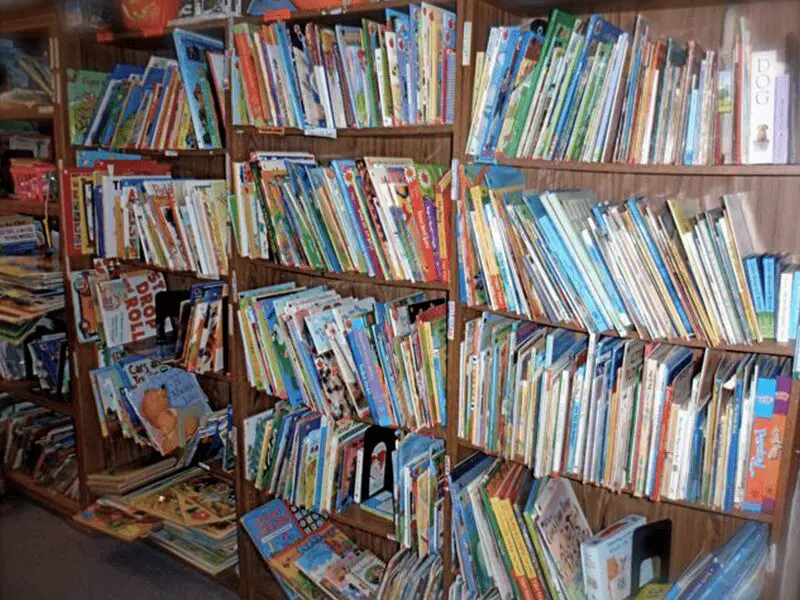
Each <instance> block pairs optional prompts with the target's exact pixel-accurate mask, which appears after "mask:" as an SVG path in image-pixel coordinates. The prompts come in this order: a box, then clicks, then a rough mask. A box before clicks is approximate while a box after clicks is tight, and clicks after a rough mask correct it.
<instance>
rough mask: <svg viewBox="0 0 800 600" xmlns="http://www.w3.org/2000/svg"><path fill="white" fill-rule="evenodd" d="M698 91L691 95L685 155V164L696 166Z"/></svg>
mask: <svg viewBox="0 0 800 600" xmlns="http://www.w3.org/2000/svg"><path fill="white" fill-rule="evenodd" d="M697 99H698V92H697V89H693V90H692V91H691V92H690V93H689V117H688V118H687V119H686V132H685V138H684V139H685V140H686V144H685V149H684V154H683V164H685V165H693V164H694V146H695V140H696V138H697V137H698V135H697V130H696V129H695V119H696V118H697Z"/></svg>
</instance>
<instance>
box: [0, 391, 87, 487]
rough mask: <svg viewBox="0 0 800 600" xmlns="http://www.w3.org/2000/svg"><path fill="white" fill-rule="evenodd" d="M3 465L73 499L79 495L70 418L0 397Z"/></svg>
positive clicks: (75, 455) (0, 433)
mask: <svg viewBox="0 0 800 600" xmlns="http://www.w3.org/2000/svg"><path fill="white" fill-rule="evenodd" d="M0 448H2V452H3V454H2V464H3V468H4V469H6V470H8V471H19V472H21V473H24V474H26V475H28V476H29V477H31V479H33V480H34V481H35V482H36V483H37V484H38V485H40V486H42V487H44V488H46V489H49V490H51V491H53V492H56V493H58V494H62V495H64V496H66V497H68V498H72V499H73V500H77V499H78V498H79V496H80V481H79V480H78V456H77V454H76V452H75V424H74V423H73V421H72V418H71V417H69V416H67V415H62V414H60V413H57V412H53V411H51V410H47V409H46V408H42V407H40V406H37V405H35V404H32V403H30V402H21V401H19V400H16V399H14V398H11V397H9V396H3V397H2V398H0Z"/></svg>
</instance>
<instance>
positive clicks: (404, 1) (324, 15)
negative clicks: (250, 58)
mask: <svg viewBox="0 0 800 600" xmlns="http://www.w3.org/2000/svg"><path fill="white" fill-rule="evenodd" d="M427 1H428V2H429V3H430V4H435V5H437V6H442V7H444V8H448V9H450V10H455V6H456V3H455V1H454V0H427ZM418 3H419V2H418V1H417V0H386V1H385V2H372V1H369V2H363V3H361V4H356V5H352V4H350V5H342V6H337V7H334V8H323V9H317V10H296V11H294V12H289V11H275V12H272V13H268V14H267V15H264V16H259V17H255V16H243V17H240V18H238V19H237V22H238V23H263V22H265V21H266V22H273V21H314V22H318V23H330V22H338V21H341V20H343V19H348V18H361V17H367V16H370V15H375V14H380V15H383V14H384V9H386V8H394V9H403V8H407V7H408V6H409V5H410V4H418Z"/></svg>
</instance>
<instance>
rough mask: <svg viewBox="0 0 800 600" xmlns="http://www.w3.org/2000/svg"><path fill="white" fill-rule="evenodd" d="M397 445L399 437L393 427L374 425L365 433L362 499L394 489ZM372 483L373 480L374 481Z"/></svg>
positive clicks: (361, 482)
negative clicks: (394, 463)
mask: <svg viewBox="0 0 800 600" xmlns="http://www.w3.org/2000/svg"><path fill="white" fill-rule="evenodd" d="M396 445H397V438H396V437H395V433H394V431H393V430H391V429H386V428H385V427H378V426H377V425H373V426H372V427H370V428H369V429H367V432H366V433H365V434H364V454H363V458H362V459H361V481H360V482H356V483H357V485H360V486H361V501H362V502H364V501H365V500H367V499H368V498H371V497H372V496H374V495H376V494H379V493H380V492H383V491H384V490H388V491H390V492H391V491H393V490H394V471H393V470H392V453H393V452H394V450H395V447H396ZM381 469H382V470H383V482H381V481H380V470H381ZM373 481H374V483H372V485H371V482H373Z"/></svg>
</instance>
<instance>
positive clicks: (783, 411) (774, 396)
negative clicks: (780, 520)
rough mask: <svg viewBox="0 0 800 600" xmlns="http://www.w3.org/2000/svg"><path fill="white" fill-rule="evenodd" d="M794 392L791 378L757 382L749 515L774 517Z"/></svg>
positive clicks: (747, 500)
mask: <svg viewBox="0 0 800 600" xmlns="http://www.w3.org/2000/svg"><path fill="white" fill-rule="evenodd" d="M791 391H792V380H791V379H790V378H789V377H784V376H779V377H777V378H775V379H770V378H766V377H765V378H761V377H760V378H759V379H758V384H757V386H756V402H755V409H754V419H753V431H752V434H751V437H750V454H749V455H748V459H747V485H746V487H745V496H744V505H743V507H742V508H743V509H744V510H746V511H748V512H757V513H766V514H772V513H773V512H774V511H775V501H776V499H777V497H778V478H779V476H780V466H781V455H782V453H783V444H784V433H785V429H786V416H787V415H788V414H789V402H790V399H791Z"/></svg>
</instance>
